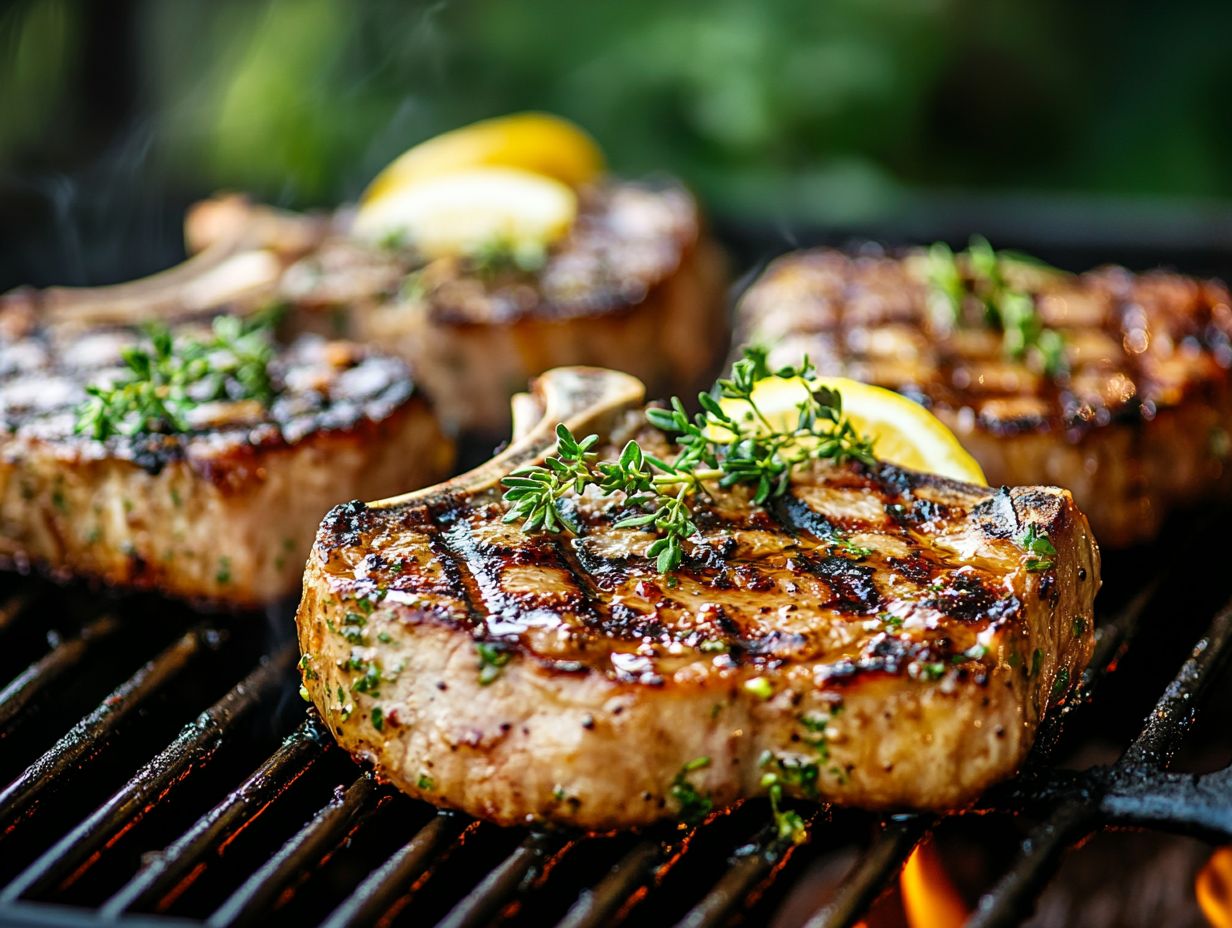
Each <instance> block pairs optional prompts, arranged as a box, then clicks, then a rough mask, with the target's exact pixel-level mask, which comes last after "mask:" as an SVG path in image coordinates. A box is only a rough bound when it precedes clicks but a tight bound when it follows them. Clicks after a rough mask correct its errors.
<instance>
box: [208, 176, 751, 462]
mask: <svg viewBox="0 0 1232 928" xmlns="http://www.w3.org/2000/svg"><path fill="white" fill-rule="evenodd" d="M579 197H580V205H579V213H578V217H577V219H576V221H575V223H574V224H573V227H572V228H571V230H570V231H569V232H568V234H567V235H566V236H565V238H564V239H563V240H562V241H561V242H559V243H557V244H555V245H553V246H552V247H551V248H549V249H548V250H547V251H546V252H542V253H539V254H519V253H518V252H517V251H516V249H515V250H501V249H499V248H497V249H494V250H493V251H492V252H491V253H486V254H478V255H473V256H467V257H456V258H455V257H446V258H438V259H436V260H433V261H431V262H428V263H424V262H423V261H422V260H421V259H418V258H417V257H416V256H415V254H414V253H413V251H411V250H409V249H406V248H400V247H397V245H396V244H393V245H390V246H389V247H377V246H373V245H371V244H368V243H365V242H363V241H361V240H359V239H357V238H355V237H353V236H351V235H349V234H348V231H347V230H348V227H349V222H350V216H349V214H346V213H340V214H339V215H337V216H336V217H334V219H333V220H332V222H331V223H330V224H328V225H327V226H325V227H322V226H321V225H320V220H319V219H313V218H310V217H303V218H302V220H301V221H300V222H298V223H297V222H296V221H295V219H294V218H293V217H291V216H290V215H289V214H285V213H282V214H279V213H274V212H273V211H270V210H268V209H266V208H264V207H255V206H250V205H249V204H246V203H245V202H244V201H243V200H242V199H239V198H235V197H227V198H223V199H216V200H211V201H206V202H205V203H202V204H200V205H198V206H197V207H196V208H195V209H194V210H193V211H192V212H191V213H190V215H189V217H188V221H187V233H188V234H187V236H186V237H187V240H188V242H189V244H190V247H194V248H204V249H208V248H210V247H218V246H219V245H220V244H221V243H223V242H226V241H239V240H244V239H246V240H247V241H249V242H259V243H260V244H261V245H262V246H264V247H265V248H267V249H270V250H272V251H273V252H274V253H277V254H279V255H281V256H284V257H285V256H292V255H295V254H296V253H299V252H302V251H303V250H304V249H303V244H304V243H305V242H311V241H313V239H314V237H315V236H317V235H318V234H319V235H320V237H319V239H317V241H316V242H315V244H314V246H313V247H311V248H310V249H308V250H307V253H305V254H303V255H302V257H300V258H299V259H298V260H297V261H294V262H293V263H292V264H291V265H290V267H289V268H288V269H287V270H286V273H285V275H284V276H283V277H282V279H281V281H280V283H279V285H278V286H277V288H276V295H275V298H276V299H279V300H281V301H283V302H285V303H287V304H288V305H290V306H291V307H293V308H294V310H295V312H294V313H293V314H292V315H291V316H290V317H289V318H290V321H291V324H292V325H294V326H297V327H299V328H301V329H308V330H311V331H317V332H323V333H328V334H331V335H335V336H338V335H343V336H346V337H349V338H353V339H356V340H358V341H362V342H371V343H374V344H377V345H379V346H381V348H382V349H383V350H390V351H393V352H395V353H397V354H399V355H401V356H402V357H403V358H405V359H406V360H407V362H408V363H410V365H411V368H412V370H413V372H414V376H415V379H416V382H417V383H420V384H422V385H423V387H424V389H425V390H426V391H427V392H428V394H429V395H430V396H431V397H432V399H433V402H434V403H435V404H436V406H437V409H438V411H439V413H440V415H441V417H442V421H443V422H444V423H445V425H446V427H447V428H449V429H451V430H456V431H463V432H470V433H474V434H479V435H483V436H485V437H488V438H491V439H493V440H496V439H498V438H499V437H501V436H504V435H506V434H508V427H509V397H510V396H512V395H513V394H514V393H517V392H519V391H521V390H524V389H525V388H526V384H527V382H528V381H529V380H530V378H532V377H534V376H536V375H538V374H541V373H543V372H544V371H545V370H547V369H549V368H552V367H558V366H561V365H568V364H594V365H601V366H604V367H611V368H616V369H619V370H624V371H627V372H629V373H631V374H633V375H635V376H637V377H639V378H641V379H642V380H644V381H645V382H646V383H647V384H648V385H649V387H650V389H651V391H652V393H653V395H666V394H669V393H681V394H684V395H690V394H692V393H695V392H696V391H697V390H699V389H702V388H704V387H706V386H708V385H709V383H710V380H711V377H712V376H713V374H714V372H715V370H716V368H717V366H718V364H719V362H720V361H721V360H722V358H723V355H724V352H725V351H726V348H727V344H728V324H727V314H726V308H725V285H726V276H725V270H724V261H723V259H722V257H721V254H720V252H719V249H718V247H717V246H716V245H715V244H714V242H713V241H712V240H711V238H710V237H709V235H708V234H707V232H706V230H705V228H704V226H703V223H702V219H701V215H700V212H699V210H698V206H697V203H696V201H695V200H694V199H693V197H692V196H691V195H690V194H689V193H688V192H687V191H686V190H685V189H684V188H682V187H680V186H679V185H676V184H673V183H659V184H648V183H632V182H623V181H606V182H603V183H602V184H598V185H594V186H590V187H585V188H583V189H582V190H581V191H579ZM322 232H323V234H320V233H322Z"/></svg>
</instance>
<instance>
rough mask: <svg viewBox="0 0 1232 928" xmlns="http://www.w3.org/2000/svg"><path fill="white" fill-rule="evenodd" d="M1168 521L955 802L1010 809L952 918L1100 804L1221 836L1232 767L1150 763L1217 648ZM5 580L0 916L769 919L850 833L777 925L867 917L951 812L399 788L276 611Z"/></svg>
mask: <svg viewBox="0 0 1232 928" xmlns="http://www.w3.org/2000/svg"><path fill="white" fill-rule="evenodd" d="M1175 537H1177V538H1179V539H1180V541H1171V542H1165V543H1164V544H1161V545H1160V546H1159V547H1158V548H1157V549H1156V551H1157V552H1158V551H1167V550H1171V551H1173V558H1172V563H1171V564H1160V563H1158V562H1159V560H1160V558H1159V555H1158V554H1151V553H1149V552H1148V553H1146V554H1144V555H1140V556H1138V558H1137V562H1135V559H1134V558H1133V557H1132V556H1126V557H1125V558H1123V560H1124V562H1123V563H1121V564H1118V565H1115V566H1116V570H1115V571H1110V573H1114V572H1115V574H1116V577H1110V579H1109V582H1108V583H1107V585H1106V590H1107V591H1108V592H1109V593H1114V592H1115V590H1116V589H1119V588H1124V587H1125V586H1126V585H1127V578H1134V577H1137V578H1141V577H1143V576H1148V577H1152V578H1153V579H1151V580H1149V581H1148V582H1146V583H1139V584H1138V588H1137V591H1136V593H1135V595H1133V596H1131V597H1128V598H1126V599H1124V601H1123V602H1121V603H1120V604H1117V603H1111V604H1110V608H1107V609H1105V611H1104V614H1103V615H1102V617H1101V620H1100V625H1099V632H1098V634H1099V639H1098V644H1097V648H1096V654H1095V659H1094V661H1093V662H1092V665H1091V667H1090V668H1089V669H1088V671H1087V672H1086V674H1085V675H1084V678H1083V680H1082V681H1081V686H1080V692H1079V695H1078V696H1077V697H1075V698H1074V699H1072V700H1071V701H1070V704H1069V706H1067V707H1066V711H1065V712H1064V713H1062V714H1061V715H1059V716H1056V717H1054V718H1052V719H1050V721H1049V723H1048V724H1047V725H1046V726H1045V729H1044V731H1042V732H1041V735H1040V738H1039V741H1038V743H1037V746H1036V750H1035V751H1034V752H1033V754H1032V758H1031V759H1030V760H1029V762H1028V764H1027V766H1026V769H1025V770H1024V772H1023V773H1022V774H1021V775H1020V776H1019V777H1018V778H1017V779H1016V780H1015V781H1013V782H1012V783H1010V784H1006V785H1004V786H1002V787H999V788H997V789H994V790H993V791H992V792H991V793H990V794H989V795H988V796H987V797H986V798H985V800H984V801H983V802H982V804H981V808H979V809H977V810H976V811H977V812H991V813H993V814H1012V815H1015V816H1017V817H1018V818H1019V819H1020V820H1023V821H1029V822H1030V823H1031V824H1030V825H1029V826H1028V827H1027V828H1026V830H1025V838H1024V840H1023V841H1022V844H1021V847H1020V848H1019V849H1018V850H1017V851H1016V852H1015V854H1014V855H1013V856H1012V859H1010V860H1008V862H1007V865H1006V866H1005V867H1004V868H1003V870H1002V871H1001V875H1000V878H999V879H995V880H993V881H991V883H990V884H989V886H988V888H987V891H986V892H985V894H984V895H983V897H982V898H981V899H980V901H979V904H978V907H977V908H976V910H975V911H974V913H973V915H972V918H971V924H973V925H979V926H995V925H1010V924H1017V923H1019V922H1020V921H1021V920H1023V919H1024V918H1025V917H1027V916H1028V915H1029V914H1030V912H1031V910H1032V908H1033V906H1034V904H1035V900H1036V899H1037V897H1038V894H1039V893H1040V891H1041V890H1042V888H1043V887H1044V886H1045V885H1046V884H1047V882H1048V881H1049V879H1050V878H1051V876H1052V875H1053V873H1054V871H1055V870H1056V868H1057V867H1058V866H1059V864H1060V861H1061V859H1062V856H1063V855H1064V854H1065V853H1066V851H1067V850H1068V849H1069V848H1070V847H1072V846H1074V845H1075V844H1077V843H1079V842H1081V841H1083V840H1084V839H1085V838H1087V837H1088V836H1089V835H1091V834H1092V833H1094V832H1097V831H1100V830H1102V829H1104V828H1105V827H1112V826H1117V827H1122V826H1131V827H1142V828H1150V829H1159V830H1164V831H1168V832H1177V833H1183V834H1189V835H1195V836H1198V837H1201V838H1204V839H1206V840H1209V841H1213V842H1222V841H1228V840H1229V839H1232V768H1224V769H1222V770H1218V771H1215V772H1211V773H1206V774H1204V775H1201V776H1195V775H1193V774H1189V773H1174V772H1171V771H1170V770H1169V768H1170V766H1171V765H1172V762H1173V759H1174V758H1175V757H1176V756H1177V754H1178V750H1180V749H1181V748H1182V746H1183V743H1184V742H1185V738H1186V735H1187V733H1188V732H1189V731H1190V728H1191V726H1192V725H1193V723H1194V720H1195V717H1196V713H1197V709H1198V707H1199V705H1201V704H1203V703H1204V702H1207V701H1208V697H1209V695H1210V693H1211V691H1212V689H1214V688H1215V687H1216V684H1217V683H1218V680H1219V674H1220V672H1221V670H1222V669H1223V668H1224V667H1225V665H1226V664H1227V663H1228V661H1229V658H1230V657H1232V604H1228V605H1224V606H1222V607H1221V605H1220V603H1219V600H1220V598H1221V597H1223V596H1226V589H1224V590H1221V589H1220V583H1219V576H1220V575H1219V551H1220V550H1221V549H1220V546H1219V544H1218V542H1219V537H1218V529H1217V526H1216V525H1215V524H1213V523H1212V524H1211V525H1210V528H1209V531H1208V530H1207V529H1200V528H1195V527H1194V526H1187V527H1183V528H1182V531H1181V533H1180V534H1179V535H1178V536H1175ZM1147 565H1149V569H1148V566H1147ZM1197 577H1210V578H1215V579H1214V580H1212V581H1211V582H1205V583H1199V582H1197V581H1196V580H1195V578H1197ZM4 583H7V586H0V674H3V675H5V676H7V677H10V678H11V679H12V682H11V683H10V684H9V685H7V686H6V687H4V688H3V690H0V783H7V784H8V785H7V786H5V787H4V788H3V789H2V790H0V921H3V922H4V923H6V924H8V923H13V924H19V925H20V924H28V925H48V924H65V925H97V924H104V923H108V924H122V925H129V924H131V925H149V924H160V925H165V924H186V923H187V924H202V923H205V924H209V925H212V926H231V925H239V926H243V925H251V924H254V923H256V922H258V921H260V920H264V919H268V918H270V917H271V916H274V917H277V918H279V919H280V920H283V919H286V920H290V919H294V920H295V921H296V922H297V923H301V924H305V925H311V924H322V925H326V926H329V928H343V926H353V925H369V924H376V923H380V924H415V925H420V924H439V925H444V926H450V928H463V926H475V925H486V924H492V923H499V924H506V925H511V926H519V925H535V926H539V925H553V924H558V925H563V926H568V928H587V926H598V925H607V924H614V923H626V924H637V923H641V922H648V923H651V924H680V925H688V926H692V928H706V926H722V925H729V924H735V923H741V922H743V923H747V924H768V923H770V922H771V920H772V919H773V918H774V916H775V913H776V912H779V911H780V910H781V909H782V906H783V904H784V901H785V900H786V899H787V898H788V896H789V895H790V894H791V893H792V892H793V891H794V890H796V889H797V888H798V887H799V886H800V885H801V884H802V883H803V882H804V881H806V880H807V879H809V873H810V872H811V871H810V868H811V867H812V866H813V865H814V864H816V863H818V862H819V861H823V860H826V859H829V858H830V857H833V858H834V859H835V860H840V859H843V858H842V855H844V854H845V855H847V858H846V859H847V860H848V864H847V866H846V867H845V873H846V875H845V877H844V878H843V879H842V880H841V882H838V885H837V888H836V889H834V890H833V891H832V892H830V893H829V895H827V896H826V897H825V898H820V899H817V900H814V901H813V902H812V903H811V904H810V906H809V907H808V909H809V910H808V911H807V912H806V913H804V915H803V916H802V917H801V918H799V919H798V920H797V921H796V922H794V923H796V924H799V923H807V925H809V926H810V928H837V926H848V925H852V924H854V923H855V922H856V921H858V920H859V919H861V918H862V917H863V916H864V914H865V913H866V912H867V910H868V909H869V907H870V906H871V905H872V904H873V903H874V901H875V900H876V899H877V898H878V897H879V896H880V895H881V894H882V893H883V892H884V891H885V890H886V889H887V887H889V886H891V885H892V884H893V881H894V879H895V877H896V875H897V873H898V871H899V870H900V869H901V867H902V866H903V863H904V861H905V860H906V859H907V857H908V856H909V855H910V853H911V852H912V850H913V849H914V848H915V846H916V845H917V844H918V842H919V841H920V840H921V839H922V838H923V837H924V836H925V835H927V834H928V833H929V832H930V831H932V830H933V829H935V828H939V827H942V826H944V825H945V824H946V822H947V821H948V820H951V819H961V818H963V816H962V815H961V814H955V815H952V816H947V817H945V818H937V817H934V816H928V815H903V816H894V817H885V818H882V819H877V818H875V817H873V816H871V815H868V814H864V813H859V812H854V811H844V810H828V809H812V810H802V811H809V812H810V813H811V814H813V815H814V821H813V827H812V832H813V837H812V840H811V841H810V842H809V843H808V844H806V845H804V846H801V847H798V848H790V849H787V850H783V849H780V848H776V847H775V846H774V844H773V840H772V837H773V836H772V835H771V834H770V829H769V828H768V827H767V819H768V815H767V811H766V808H765V805H764V803H760V802H749V803H746V804H744V805H742V806H740V807H738V808H736V809H734V810H731V811H728V812H722V813H717V814H715V815H712V816H711V817H710V818H709V819H708V820H707V821H706V822H704V823H703V824H702V825H700V826H699V827H697V828H696V829H693V830H692V831H689V832H682V831H678V830H675V829H671V828H663V829H660V830H652V831H649V832H646V833H643V834H620V835H608V836H581V835H570V834H554V833H543V832H534V831H525V830H509V829H499V828H495V827H493V826H490V825H487V824H483V823H478V822H473V821H470V820H468V819H466V818H465V817H464V816H461V815H458V814H456V813H449V812H443V813H441V812H437V811H436V810H434V809H432V808H430V807H429V806H427V805H425V804H423V803H418V802H415V801H412V800H410V799H409V798H407V797H404V796H402V795H400V794H397V793H395V792H393V791H392V790H390V789H389V788H388V787H385V786H383V785H381V784H379V783H378V782H377V781H376V780H375V779H374V778H373V777H372V776H371V774H369V773H367V772H365V771H363V770H361V769H360V768H358V767H356V766H355V765H354V764H353V763H351V761H350V760H349V759H348V758H346V757H345V756H343V755H342V753H341V752H340V751H339V750H338V749H337V748H336V747H335V746H334V744H333V742H332V739H331V738H330V737H329V735H328V732H327V731H326V730H325V728H324V726H322V725H321V723H320V722H319V721H318V720H317V719H316V717H315V715H313V714H312V713H311V712H308V713H307V714H305V712H304V710H303V708H302V706H303V704H302V703H301V702H300V701H299V700H298V697H297V696H296V695H295V690H296V688H297V681H296V679H295V674H294V657H295V651H294V648H293V646H292V645H291V644H290V643H289V642H287V641H286V640H285V639H286V636H287V634H288V633H289V629H290V619H289V616H286V615H282V616H278V617H273V618H272V619H271V621H270V622H263V621H261V620H260V619H259V618H256V619H254V617H235V618H227V617H213V618H207V619H205V620H203V619H202V618H201V617H200V616H193V615H189V614H187V612H186V611H184V612H181V611H178V610H176V609H175V608H174V607H171V606H168V605H167V604H165V603H159V602H156V601H147V600H140V599H137V600H130V601H117V602H101V603H100V602H99V601H98V600H97V598H96V597H95V598H90V597H88V596H86V595H85V594H83V593H81V592H77V591H74V590H72V589H68V590H65V589H59V588H53V587H50V586H48V585H44V584H41V583H38V582H35V581H28V580H18V579H15V578H9V579H8V580H7V581H4ZM1211 616H1213V619H1212V618H1210V617H1211ZM1208 619H1209V622H1208ZM1204 626H1205V627H1204ZM1195 641H1196V644H1195V643H1194V642H1195ZM1135 664H1136V667H1131V666H1130V665H1135ZM1178 666H1179V668H1180V669H1179V670H1177V667H1178ZM1113 670H1116V672H1115V673H1113V672H1112V671H1113ZM1173 671H1175V676H1171V677H1170V675H1171V674H1172V672H1173ZM1169 679H1171V682H1168V681H1169ZM1122 681H1124V682H1122ZM1161 694H1162V695H1161ZM1097 695H1098V698H1096V696H1097ZM1155 697H1158V698H1157V701H1156V703H1155V704H1154V705H1153V706H1152V705H1151V704H1150V700H1152V699H1154V698H1155ZM1142 715H1145V717H1146V721H1145V723H1144V724H1143V725H1142V727H1141V730H1140V731H1138V732H1137V733H1136V734H1135V733H1134V732H1133V731H1132V728H1130V727H1127V726H1131V725H1132V720H1133V718H1136V717H1137V718H1140V717H1142ZM1093 731H1099V732H1102V733H1104V734H1105V735H1106V734H1108V732H1112V734H1113V737H1116V738H1120V739H1121V740H1120V743H1121V744H1123V745H1127V747H1126V748H1125V750H1124V752H1123V754H1122V755H1121V757H1120V759H1119V760H1117V761H1116V762H1115V763H1112V764H1110V765H1106V766H1090V765H1086V766H1083V765H1081V764H1079V765H1076V766H1075V765H1072V767H1073V769H1071V768H1070V767H1066V766H1061V765H1060V764H1061V763H1064V762H1065V761H1066V759H1068V758H1072V757H1073V756H1074V755H1075V751H1076V749H1078V748H1081V746H1082V745H1083V744H1084V743H1085V742H1086V741H1088V740H1089V739H1090V738H1091V736H1092V732H1093ZM60 732H67V734H64V735H63V736H60ZM1122 732H1123V733H1124V734H1123V737H1122ZM1222 747H1227V745H1223V746H1222ZM275 913H276V915H275Z"/></svg>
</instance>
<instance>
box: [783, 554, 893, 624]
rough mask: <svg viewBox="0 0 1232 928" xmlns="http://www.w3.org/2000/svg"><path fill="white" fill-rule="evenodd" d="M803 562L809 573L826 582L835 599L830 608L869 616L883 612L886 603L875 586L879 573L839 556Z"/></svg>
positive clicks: (803, 558)
mask: <svg viewBox="0 0 1232 928" xmlns="http://www.w3.org/2000/svg"><path fill="white" fill-rule="evenodd" d="M799 560H800V563H801V565H802V566H803V567H804V569H805V570H807V571H808V572H809V573H811V574H813V576H815V577H820V578H821V579H822V580H824V581H825V583H826V586H828V587H829V588H830V593H831V595H833V597H834V599H833V600H832V601H831V603H830V605H831V606H833V607H834V608H835V609H838V610H841V611H843V612H854V613H858V614H861V615H869V614H871V613H874V612H876V611H878V610H879V609H880V608H881V606H882V603H883V600H882V597H881V594H880V593H879V592H878V591H877V585H876V584H875V583H874V582H873V575H874V574H875V573H876V571H875V570H874V569H873V568H872V567H867V566H864V565H862V564H857V563H856V562H855V561H852V560H849V559H848V558H845V557H839V556H837V555H827V556H825V557H820V558H810V557H805V556H801V557H800V558H799Z"/></svg>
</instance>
